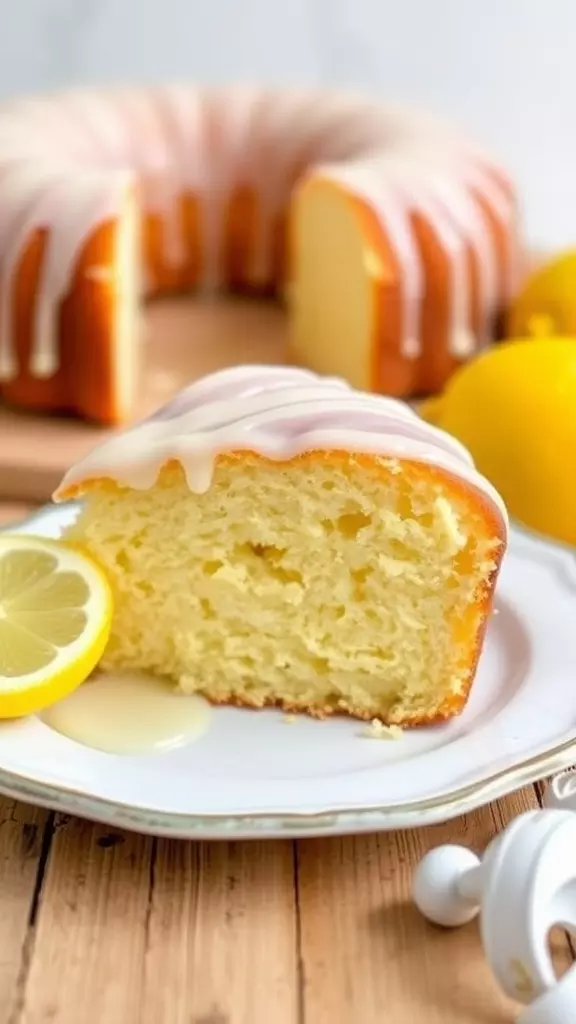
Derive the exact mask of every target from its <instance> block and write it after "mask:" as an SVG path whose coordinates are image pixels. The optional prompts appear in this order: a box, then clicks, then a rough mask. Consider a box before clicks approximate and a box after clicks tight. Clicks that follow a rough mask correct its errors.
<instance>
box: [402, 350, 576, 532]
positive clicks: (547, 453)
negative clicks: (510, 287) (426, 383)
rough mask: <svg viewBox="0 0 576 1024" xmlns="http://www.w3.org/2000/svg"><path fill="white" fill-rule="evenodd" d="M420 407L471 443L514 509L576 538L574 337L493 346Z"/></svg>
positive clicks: (531, 522) (530, 521)
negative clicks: (438, 394)
mask: <svg viewBox="0 0 576 1024" xmlns="http://www.w3.org/2000/svg"><path fill="white" fill-rule="evenodd" d="M421 414H422V415H423V417H424V418H425V419H428V420H429V421H430V422H432V423H435V424H436V425H437V426H439V427H441V428H442V429H443V430H446V431H447V432H448V433H449V434H453V435H454V436H455V437H456V438H458V440H459V441H461V442H462V443H463V444H464V445H465V446H466V447H467V448H468V449H469V451H470V453H471V455H472V457H473V459H474V461H475V462H476V465H477V467H478V469H479V470H480V472H481V473H483V474H484V476H486V477H487V478H488V479H489V480H490V481H491V482H492V483H493V484H494V486H495V487H496V488H497V489H498V490H499V491H500V494H501V495H502V497H503V498H504V501H505V502H506V504H507V506H508V510H509V512H510V515H511V516H512V517H514V518H515V519H517V520H518V521H519V522H521V523H524V524H525V525H526V526H528V527H530V528H531V529H533V530H536V531H538V532H539V533H543V534H547V535H548V536H550V537H554V538H556V539H558V540H561V541H564V542H565V543H567V544H572V545H576V338H564V337H552V338H542V339H536V338H526V339H524V338H523V339H519V340H514V341H509V342H505V343H503V344H501V345H497V346H495V347H494V348H491V349H488V350H487V351H485V352H483V353H482V354H481V355H479V356H478V357H477V358H476V359H474V360H472V361H470V362H469V363H467V364H466V365H464V366H463V367H462V368H461V369H460V370H458V371H457V372H456V373H455V374H454V376H453V377H452V378H451V380H450V381H449V383H448V385H447V387H446V390H445V391H444V393H443V394H442V395H440V396H439V397H438V398H433V399H431V400H429V401H428V402H427V403H425V404H424V406H423V407H422V408H421Z"/></svg>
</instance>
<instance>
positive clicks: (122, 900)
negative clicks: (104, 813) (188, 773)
mask: <svg viewBox="0 0 576 1024" xmlns="http://www.w3.org/2000/svg"><path fill="white" fill-rule="evenodd" d="M292 879H293V857H292V844H291V843H288V842H286V843H252V844H250V843H242V844H236V843H221V844H194V843H185V842H182V843H175V842H167V841H163V842H156V841H154V840H151V839H147V838H144V837H139V836H136V835H131V834H128V833H121V834H120V833H118V834H110V832H109V831H107V830H106V829H104V828H102V827H100V826H96V825H91V824H88V823H86V822H81V821H77V820H75V819H59V820H58V823H57V827H56V831H55V835H54V839H53V843H52V848H51V851H50V859H49V862H48V866H47V870H46V875H45V879H44V886H43V890H42V899H41V903H40V908H39V914H38V919H37V925H36V931H35V939H34V955H33V958H32V961H31V964H30V967H29V970H28V973H27V976H26V978H25V979H24V981H23V982H22V988H23V991H22V993H21V1012H20V1014H19V1015H18V1016H17V1017H15V1018H14V1020H13V1021H12V1022H11V1024H44V1022H46V1021H50V1022H53V1024H78V1021H79V1020H80V1019H81V1020H82V1024H100V1022H101V1021H110V1024H116V1022H118V1024H120V1022H122V1024H164V1022H166V1024H236V1022H240V1021H241V1022H242V1024H271V1022H272V1021H273V1022H274V1024H296V1022H297V1010H296V1007H297V998H298V990H297V984H296V974H297V959H296V937H295V936H296V914H295V900H294V888H293V882H292ZM63 978H65V979H66V980H65V984H64V983H63ZM80 1014H81V1016H79V1015H80Z"/></svg>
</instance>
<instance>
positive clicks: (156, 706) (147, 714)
mask: <svg viewBox="0 0 576 1024" xmlns="http://www.w3.org/2000/svg"><path fill="white" fill-rule="evenodd" d="M40 717H41V719H42V721H43V722H44V723H45V724H46V725H48V726H50V728H51V729H54V730H55V731H56V732H59V733H61V734H62V735H63V736H67V737H68V738H69V739H71V740H75V741H76V743H81V744H83V745H84V746H85V747H92V748H93V749H94V750H103V751H105V752H106V753H108V754H148V753H153V752H155V751H163V750H173V749H174V748H176V747H182V746H184V745H185V744H188V743H191V742H192V741H193V740H195V739H197V738H198V737H199V736H201V735H202V733H203V732H205V731H206V729H207V727H208V722H209V719H210V705H209V704H208V703H207V701H205V700H204V699H203V698H202V697H198V696H188V695H186V694H182V693H179V692H178V691H177V690H175V689H174V688H173V687H171V686H170V684H168V683H166V682H165V681H164V680H162V679H158V678H157V677H155V676H153V675H149V674H148V673H144V672H106V673H104V672H102V673H99V674H98V675H95V676H94V677H93V678H92V679H89V680H88V681H87V682H86V683H84V684H83V685H82V686H80V687H79V688H78V689H77V690H75V692H74V693H72V694H71V695H70V696H69V697H66V698H65V699H64V700H61V701H58V703H57V704H53V705H52V707H49V708H47V709H46V710H45V711H43V712H42V715H41V716H40Z"/></svg>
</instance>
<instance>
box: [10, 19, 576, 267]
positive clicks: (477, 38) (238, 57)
mask: <svg viewBox="0 0 576 1024" xmlns="http://www.w3.org/2000/svg"><path fill="white" fill-rule="evenodd" d="M575 50H576V2H575V0H481V2H477V3H472V2H470V0H401V2H400V0H16V2H15V0H5V5H3V11H2V28H1V33H0V95H1V96H9V95H12V94H14V93H18V92H34V91H40V92H42V91H46V90H49V89H53V88H59V87H63V86H68V85H71V84H74V83H83V84H86V83H96V82H121V81H155V80H159V79H169V78H182V77H186V78H190V79H197V80H198V81H201V82H217V81H222V80H235V79H250V78H252V79H257V80H262V81H264V82H272V83H278V84H301V85H305V84H317V83H321V84H327V85H334V86H340V87H346V86H348V87H352V88H354V89H366V90H369V91H370V92H372V93H374V94H377V95H379V96H381V97H383V98H385V99H386V100H389V101H395V100H399V101H401V102H403V103H410V104H413V105H416V106H418V107H426V108H429V109H431V110H432V111H435V112H436V113H438V114H443V115H445V116H446V115H448V116H449V117H451V118H452V119H453V120H454V121H456V122H459V123H461V124H462V125H464V126H465V127H466V128H467V129H468V130H469V131H470V132H471V133H473V135H475V137H476V139H477V140H478V141H481V142H484V143H485V144H487V145H488V146H490V147H491V148H492V149H493V150H494V151H495V153H496V155H499V156H500V157H501V158H502V159H503V161H504V163H506V164H507V166H508V168H509V169H510V171H511V172H512V173H513V174H514V175H515V177H516V178H517V180H518V181H519V183H520V186H521V189H522V193H523V199H524V206H525V210H526V215H527V219H528V228H529V234H530V239H531V241H532V243H533V244H534V245H535V246H536V247H537V248H558V247H562V246H564V245H573V244H574V243H576V59H575Z"/></svg>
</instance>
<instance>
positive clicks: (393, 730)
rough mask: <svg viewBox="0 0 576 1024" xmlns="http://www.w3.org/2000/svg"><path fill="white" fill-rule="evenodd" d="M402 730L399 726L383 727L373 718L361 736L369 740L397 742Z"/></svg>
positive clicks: (381, 723) (378, 720) (382, 724)
mask: <svg viewBox="0 0 576 1024" xmlns="http://www.w3.org/2000/svg"><path fill="white" fill-rule="evenodd" d="M403 733H404V730H403V729H402V728H401V726H399V725H385V723H384V722H381V721H380V719H379V718H373V719H372V721H371V722H370V723H369V725H367V726H366V728H365V729H364V732H363V735H364V736H367V737H368V739H370V740H399V739H400V737H401V736H402V735H403Z"/></svg>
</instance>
